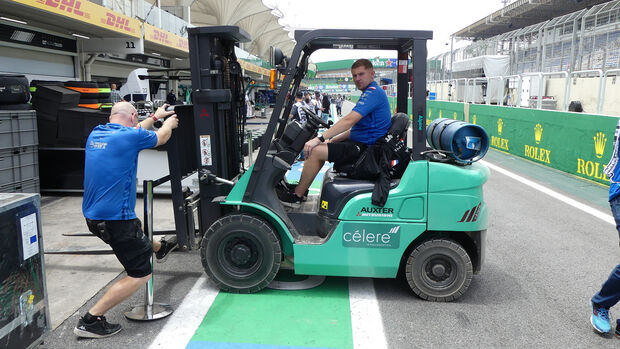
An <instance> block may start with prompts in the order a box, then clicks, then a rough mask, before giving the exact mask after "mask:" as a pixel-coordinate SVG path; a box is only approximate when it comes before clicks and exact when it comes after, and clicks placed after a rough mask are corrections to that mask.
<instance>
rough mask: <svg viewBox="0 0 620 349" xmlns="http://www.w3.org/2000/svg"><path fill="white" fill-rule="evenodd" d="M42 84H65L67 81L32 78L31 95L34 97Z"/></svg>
mask: <svg viewBox="0 0 620 349" xmlns="http://www.w3.org/2000/svg"><path fill="white" fill-rule="evenodd" d="M40 85H48V86H49V85H52V86H65V83H64V82H62V81H48V80H32V81H30V96H31V97H32V98H34V96H35V95H36V93H37V88H38V87H39V86H40Z"/></svg>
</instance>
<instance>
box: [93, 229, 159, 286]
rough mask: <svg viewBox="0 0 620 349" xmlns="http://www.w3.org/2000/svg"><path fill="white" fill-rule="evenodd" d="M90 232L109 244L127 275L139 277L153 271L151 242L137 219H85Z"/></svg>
mask: <svg viewBox="0 0 620 349" xmlns="http://www.w3.org/2000/svg"><path fill="white" fill-rule="evenodd" d="M86 225H88V230H90V232H91V233H93V234H95V235H97V236H98V237H99V238H100V239H101V240H103V242H105V243H106V244H108V245H110V247H112V250H113V251H114V254H115V255H116V258H118V261H119V262H121V264H122V265H123V267H124V268H125V271H127V275H129V276H131V277H133V278H141V277H144V276H147V275H149V274H151V273H152V272H153V268H152V266H151V257H152V255H153V243H152V242H151V241H150V240H149V238H148V237H147V236H146V235H145V234H144V232H143V231H142V223H141V222H140V220H139V219H137V218H136V219H129V220H112V221H100V220H91V219H88V218H87V219H86Z"/></svg>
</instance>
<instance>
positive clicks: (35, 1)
mask: <svg viewBox="0 0 620 349" xmlns="http://www.w3.org/2000/svg"><path fill="white" fill-rule="evenodd" d="M13 1H14V2H17V3H20V4H24V5H27V6H31V7H36V8H38V9H41V10H44V11H48V12H52V13H55V14H58V15H61V16H64V17H68V18H72V19H75V20H78V21H81V22H85V23H88V24H92V25H96V26H98V27H101V28H105V29H109V30H112V31H115V32H117V33H122V34H125V35H130V36H133V37H136V38H139V37H141V36H142V33H141V31H140V21H138V20H137V19H134V18H131V17H127V16H125V15H122V14H120V13H117V12H114V11H112V10H110V9H107V8H105V7H103V6H99V5H97V4H94V3H92V2H89V1H86V0H13Z"/></svg>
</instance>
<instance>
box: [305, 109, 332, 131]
mask: <svg viewBox="0 0 620 349" xmlns="http://www.w3.org/2000/svg"><path fill="white" fill-rule="evenodd" d="M301 109H303V111H305V112H306V115H307V116H308V117H309V119H312V121H314V122H313V124H318V125H320V126H323V127H325V128H329V126H330V125H329V124H328V123H326V122H325V121H323V119H321V118H320V117H319V116H318V115H316V114H315V113H314V112H313V111H312V110H310V109H308V108H306V107H301ZM317 128H318V127H317Z"/></svg>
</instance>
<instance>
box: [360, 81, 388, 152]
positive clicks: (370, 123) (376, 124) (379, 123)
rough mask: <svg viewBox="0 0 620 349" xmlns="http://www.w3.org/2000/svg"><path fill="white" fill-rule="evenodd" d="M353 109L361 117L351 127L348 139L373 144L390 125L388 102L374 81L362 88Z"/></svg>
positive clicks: (383, 92)
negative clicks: (362, 90)
mask: <svg viewBox="0 0 620 349" xmlns="http://www.w3.org/2000/svg"><path fill="white" fill-rule="evenodd" d="M353 111H355V112H358V113H359V114H360V115H362V118H361V119H360V120H359V121H358V122H357V123H356V124H355V125H353V127H352V128H351V134H350V136H349V139H351V140H352V141H356V142H362V143H364V144H367V145H372V144H375V142H376V141H377V139H379V138H380V137H383V136H384V135H385V133H386V132H387V131H388V129H389V128H390V126H392V117H391V114H392V112H391V111H390V102H388V99H387V95H386V94H385V91H383V89H382V88H381V87H379V85H378V84H377V82H376V81H373V82H371V83H370V84H368V86H367V87H366V88H365V89H364V92H362V95H361V96H360V99H359V101H357V104H356V105H355V107H354V108H353Z"/></svg>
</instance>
